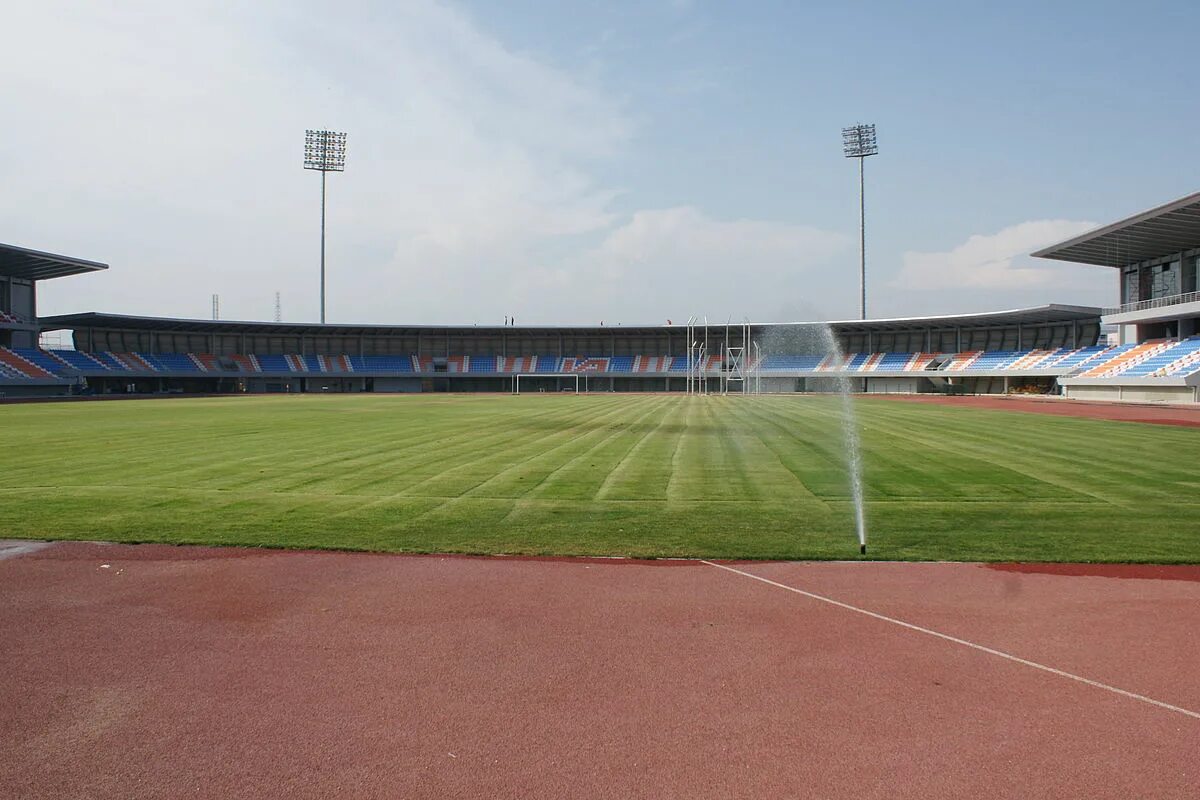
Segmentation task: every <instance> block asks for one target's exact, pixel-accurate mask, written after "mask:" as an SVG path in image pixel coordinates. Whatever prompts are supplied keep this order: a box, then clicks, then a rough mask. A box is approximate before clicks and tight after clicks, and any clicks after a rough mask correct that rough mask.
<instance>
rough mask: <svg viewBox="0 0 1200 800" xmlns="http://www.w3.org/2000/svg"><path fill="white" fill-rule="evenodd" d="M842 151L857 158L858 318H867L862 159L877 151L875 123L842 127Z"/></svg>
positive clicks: (864, 194)
mask: <svg viewBox="0 0 1200 800" xmlns="http://www.w3.org/2000/svg"><path fill="white" fill-rule="evenodd" d="M842 152H843V153H845V154H846V158H857V159H858V295H859V297H858V318H859V319H866V318H867V201H866V193H865V191H864V189H865V184H864V180H863V161H864V160H865V159H866V157H867V156H873V155H877V154H878V153H879V144H878V142H876V140H875V125H874V124H870V125H851V126H850V127H849V128H842Z"/></svg>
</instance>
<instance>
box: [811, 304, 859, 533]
mask: <svg viewBox="0 0 1200 800" xmlns="http://www.w3.org/2000/svg"><path fill="white" fill-rule="evenodd" d="M818 327H819V329H820V332H821V338H822V339H823V340H824V342H825V348H826V350H827V351H828V353H829V354H830V355H831V356H832V357H833V359H834V362H833V363H834V364H836V365H838V366H842V365H844V364H845V361H846V357H845V355H844V354H843V353H842V346H841V345H840V344H838V340H837V337H836V336H834V335H833V331H832V330H831V329H830V327H829V326H828V325H820V326H818ZM836 382H837V387H838V394H839V395H841V400H842V436H843V437H844V439H845V446H846V471H847V472H849V473H850V496H851V498H852V499H853V501H854V529H855V532H856V533H857V534H858V547H859V551H860V552H862V553H866V552H867V515H866V511H865V509H864V507H863V481H862V447H861V445H860V444H859V441H858V418H857V417H856V416H855V414H854V398H852V397H851V396H850V395H851V393H852V392H853V391H854V385H853V383H852V382H851V380H850V378H849V376H847V375H846V374H845V373H842V374H839V375H838V376H837V378H836Z"/></svg>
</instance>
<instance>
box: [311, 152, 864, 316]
mask: <svg viewBox="0 0 1200 800" xmlns="http://www.w3.org/2000/svg"><path fill="white" fill-rule="evenodd" d="M860 163H861V162H860ZM321 324H322V325H324V324H325V170H321Z"/></svg>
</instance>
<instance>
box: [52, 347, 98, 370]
mask: <svg viewBox="0 0 1200 800" xmlns="http://www.w3.org/2000/svg"><path fill="white" fill-rule="evenodd" d="M50 352H52V353H54V355H56V356H58V357H59V358H61V359H62V360H63V361H65V362H67V363H68V364H70V365H71V366H72V367H74V368H75V369H77V370H80V371H87V370H96V369H100V370H105V371H111V370H112V367H110V366H108V365H106V364H105V363H104V362H103V361H101V360H100V359H98V358H96V357H95V356H93V355H92V354H91V353H84V352H81V351H79V350H51V351H50Z"/></svg>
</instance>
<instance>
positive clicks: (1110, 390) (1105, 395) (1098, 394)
mask: <svg viewBox="0 0 1200 800" xmlns="http://www.w3.org/2000/svg"><path fill="white" fill-rule="evenodd" d="M1063 394H1065V395H1066V396H1067V397H1069V398H1071V399H1072V400H1113V401H1116V400H1122V401H1125V402H1127V403H1196V402H1200V398H1198V397H1197V387H1195V386H1121V385H1119V384H1118V385H1109V386H1097V385H1091V386H1065V387H1063Z"/></svg>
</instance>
